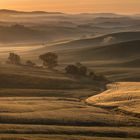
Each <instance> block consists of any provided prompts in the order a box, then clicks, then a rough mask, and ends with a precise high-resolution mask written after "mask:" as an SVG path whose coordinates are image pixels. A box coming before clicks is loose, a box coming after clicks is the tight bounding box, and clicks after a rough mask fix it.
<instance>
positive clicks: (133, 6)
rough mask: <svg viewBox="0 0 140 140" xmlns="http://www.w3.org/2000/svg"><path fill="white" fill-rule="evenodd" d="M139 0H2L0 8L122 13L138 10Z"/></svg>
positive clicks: (139, 9) (136, 11) (137, 11)
mask: <svg viewBox="0 0 140 140" xmlns="http://www.w3.org/2000/svg"><path fill="white" fill-rule="evenodd" d="M139 6H140V1H139V0H117V1H116V0H78V1H75V0H20V1H19V0H4V1H0V8H2V9H16V10H27V11H32V10H45V11H61V12H64V13H85V12H86V13H88V12H96V13H97V12H99V13H100V12H101V13H104V12H105V13H108V12H109V13H112V12H113V13H123V14H134V13H139V12H140V8H139Z"/></svg>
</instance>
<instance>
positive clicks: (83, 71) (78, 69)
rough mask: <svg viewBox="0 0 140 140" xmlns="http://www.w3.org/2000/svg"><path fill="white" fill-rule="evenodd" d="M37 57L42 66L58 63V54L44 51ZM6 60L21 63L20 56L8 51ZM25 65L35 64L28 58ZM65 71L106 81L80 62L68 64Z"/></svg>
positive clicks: (53, 65) (16, 63)
mask: <svg viewBox="0 0 140 140" xmlns="http://www.w3.org/2000/svg"><path fill="white" fill-rule="evenodd" d="M39 59H40V60H41V61H42V63H43V66H44V67H46V68H48V69H53V68H54V67H56V66H57V65H58V56H57V54H56V53H52V52H48V53H45V54H43V55H40V56H39ZM7 62H8V63H10V64H15V65H21V58H20V56H19V55H17V54H15V53H10V54H9V57H8V61H7ZM25 65H26V66H30V67H35V66H36V64H35V63H34V62H32V61H30V60H28V61H26V63H25ZM65 72H66V73H67V74H71V75H74V76H86V77H87V76H88V77H90V78H92V79H93V80H96V81H108V80H107V78H106V77H105V76H103V75H99V74H96V73H95V72H93V71H90V70H88V68H87V67H86V66H84V65H82V64H81V63H76V64H70V65H68V66H66V68H65Z"/></svg>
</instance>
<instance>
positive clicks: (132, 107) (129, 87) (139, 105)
mask: <svg viewBox="0 0 140 140" xmlns="http://www.w3.org/2000/svg"><path fill="white" fill-rule="evenodd" d="M108 88H109V89H108V90H107V91H105V92H103V93H101V94H99V95H96V96H93V97H90V98H88V99H87V100H86V101H87V102H88V103H89V104H93V105H97V106H103V107H107V108H114V110H117V111H120V112H124V113H126V114H129V115H131V116H137V117H140V102H139V101H140V95H139V92H140V83H139V82H133V83H129V82H126V83H114V84H111V85H108Z"/></svg>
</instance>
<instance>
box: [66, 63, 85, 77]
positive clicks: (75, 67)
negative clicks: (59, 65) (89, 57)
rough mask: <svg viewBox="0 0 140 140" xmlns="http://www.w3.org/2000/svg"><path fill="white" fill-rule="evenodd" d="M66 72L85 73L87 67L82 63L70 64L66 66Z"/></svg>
mask: <svg viewBox="0 0 140 140" xmlns="http://www.w3.org/2000/svg"><path fill="white" fill-rule="evenodd" d="M65 71H66V73H68V74H74V75H83V76H86V74H87V67H86V66H83V65H82V64H81V63H76V64H75V65H68V66H67V67H66V68H65Z"/></svg>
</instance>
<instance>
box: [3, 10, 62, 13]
mask: <svg viewBox="0 0 140 140" xmlns="http://www.w3.org/2000/svg"><path fill="white" fill-rule="evenodd" d="M0 14H63V13H61V12H46V11H29V12H28V11H27V12H26V11H17V10H8V9H0Z"/></svg>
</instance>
